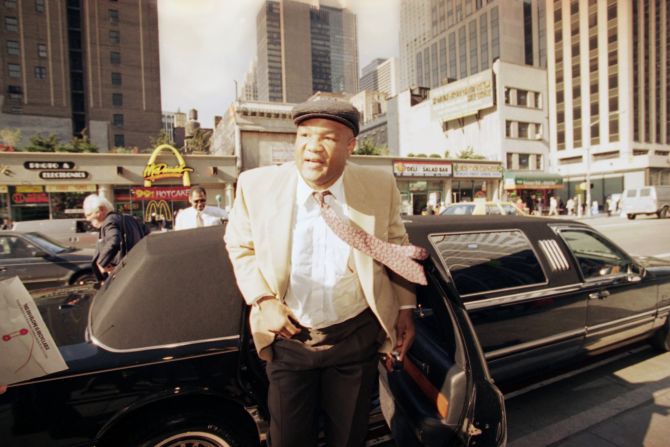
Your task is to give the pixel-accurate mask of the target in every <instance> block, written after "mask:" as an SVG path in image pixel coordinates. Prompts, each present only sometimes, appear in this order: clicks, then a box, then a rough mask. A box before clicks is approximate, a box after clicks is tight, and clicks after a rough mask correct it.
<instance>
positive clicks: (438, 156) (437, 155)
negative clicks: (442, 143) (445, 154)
mask: <svg viewBox="0 0 670 447" xmlns="http://www.w3.org/2000/svg"><path fill="white" fill-rule="evenodd" d="M428 158H442V157H441V156H440V154H430V155H429V156H428Z"/></svg>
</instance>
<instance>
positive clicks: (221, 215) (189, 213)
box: [174, 206, 228, 230]
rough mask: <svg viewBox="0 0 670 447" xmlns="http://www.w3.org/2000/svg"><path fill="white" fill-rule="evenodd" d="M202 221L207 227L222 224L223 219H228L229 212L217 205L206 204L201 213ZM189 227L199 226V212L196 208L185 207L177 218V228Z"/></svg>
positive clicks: (175, 225) (175, 226)
mask: <svg viewBox="0 0 670 447" xmlns="http://www.w3.org/2000/svg"><path fill="white" fill-rule="evenodd" d="M200 216H201V217H202V223H203V226H205V227H210V226H212V225H220V224H221V219H227V218H228V213H227V212H226V210H224V209H221V208H217V207H215V206H206V207H205V209H204V210H203V211H202V212H201V213H200ZM189 228H198V212H197V210H196V209H195V208H193V207H190V208H184V209H182V210H180V211H179V213H178V214H177V218H176V219H175V224H174V229H175V230H187V229H189Z"/></svg>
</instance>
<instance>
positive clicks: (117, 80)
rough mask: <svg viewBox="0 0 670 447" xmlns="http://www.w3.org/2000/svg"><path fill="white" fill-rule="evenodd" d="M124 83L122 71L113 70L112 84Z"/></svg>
mask: <svg viewBox="0 0 670 447" xmlns="http://www.w3.org/2000/svg"><path fill="white" fill-rule="evenodd" d="M121 84H123V80H122V78H121V73H118V72H115V71H113V72H112V85H121Z"/></svg>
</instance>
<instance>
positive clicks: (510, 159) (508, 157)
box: [505, 152, 514, 169]
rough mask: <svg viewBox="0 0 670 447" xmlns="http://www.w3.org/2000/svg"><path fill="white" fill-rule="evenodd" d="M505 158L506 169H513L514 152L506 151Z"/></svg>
mask: <svg viewBox="0 0 670 447" xmlns="http://www.w3.org/2000/svg"><path fill="white" fill-rule="evenodd" d="M505 158H506V162H507V164H506V169H514V154H513V153H511V152H508V153H507V154H506V155H505Z"/></svg>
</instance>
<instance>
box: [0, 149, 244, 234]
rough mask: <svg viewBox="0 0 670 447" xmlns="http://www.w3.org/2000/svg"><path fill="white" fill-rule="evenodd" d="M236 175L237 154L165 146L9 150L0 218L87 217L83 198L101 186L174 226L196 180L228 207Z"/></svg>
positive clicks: (211, 199) (1, 180) (0, 175)
mask: <svg viewBox="0 0 670 447" xmlns="http://www.w3.org/2000/svg"><path fill="white" fill-rule="evenodd" d="M236 179H237V166H236V158H235V157H234V156H211V155H190V156H182V155H181V154H179V152H178V151H176V150H173V149H172V148H165V147H164V148H161V149H160V150H156V151H154V152H153V153H151V154H109V153H105V154H79V153H77V154H66V153H35V152H14V153H7V154H3V161H2V170H0V218H7V217H8V218H11V219H12V220H14V221H23V220H35V219H60V218H74V217H83V209H82V203H83V200H84V198H85V197H86V196H87V195H88V194H91V193H95V192H97V193H99V194H101V195H103V196H105V197H106V198H107V199H108V200H110V201H111V202H112V203H113V204H114V206H115V207H116V209H117V210H118V211H122V212H126V213H130V214H134V215H136V216H138V217H141V218H142V219H143V220H144V221H146V222H148V223H153V222H157V221H162V222H163V225H164V226H167V227H168V228H169V227H170V226H171V224H172V221H173V218H174V214H175V213H176V211H178V210H179V209H181V208H185V207H188V206H189V203H188V190H189V188H190V187H191V185H200V186H203V187H205V188H206V190H207V193H208V204H209V205H212V206H221V207H226V206H230V205H231V204H232V200H233V187H234V183H235V181H236Z"/></svg>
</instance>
